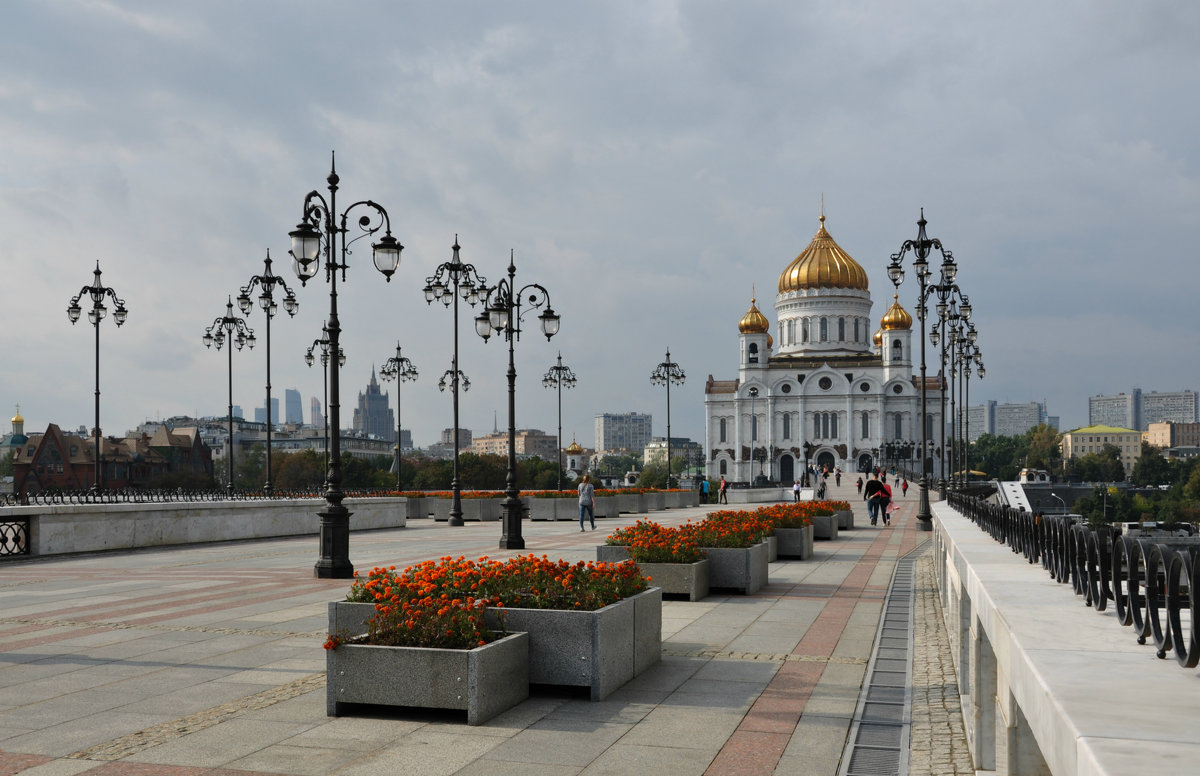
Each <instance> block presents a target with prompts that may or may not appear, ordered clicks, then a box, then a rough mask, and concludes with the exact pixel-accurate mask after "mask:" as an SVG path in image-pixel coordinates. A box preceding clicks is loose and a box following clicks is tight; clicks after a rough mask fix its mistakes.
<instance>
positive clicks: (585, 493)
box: [579, 474, 596, 533]
mask: <svg viewBox="0 0 1200 776" xmlns="http://www.w3.org/2000/svg"><path fill="white" fill-rule="evenodd" d="M584 515H587V517H588V519H589V520H591V521H592V530H593V531H595V530H596V487H595V486H594V485H592V478H591V477H590V476H588V475H586V474H585V475H583V482H581V483H579V531H580V533H582V532H583V517H584Z"/></svg>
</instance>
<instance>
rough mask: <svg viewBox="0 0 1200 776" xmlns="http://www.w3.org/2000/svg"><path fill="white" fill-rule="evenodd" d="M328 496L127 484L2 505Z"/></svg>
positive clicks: (356, 494)
mask: <svg viewBox="0 0 1200 776" xmlns="http://www.w3.org/2000/svg"><path fill="white" fill-rule="evenodd" d="M343 492H344V493H345V494H346V496H347V497H348V498H370V497H382V496H394V495H398V494H397V493H395V492H394V491H388V490H386V489H382V488H344V489H343ZM324 497H325V488H324V487H312V488H278V487H277V488H275V489H274V492H273V493H271V494H270V495H268V494H266V493H264V492H263V491H262V490H259V489H256V490H234V491H226V490H224V489H221V490H216V489H204V490H201V489H187V488H167V489H161V490H152V489H144V488H126V489H115V490H99V491H96V490H43V491H38V492H36V493H28V494H13V493H9V494H3V495H0V507H3V506H49V505H55V504H158V503H173V502H193V501H272V500H279V499H319V498H324Z"/></svg>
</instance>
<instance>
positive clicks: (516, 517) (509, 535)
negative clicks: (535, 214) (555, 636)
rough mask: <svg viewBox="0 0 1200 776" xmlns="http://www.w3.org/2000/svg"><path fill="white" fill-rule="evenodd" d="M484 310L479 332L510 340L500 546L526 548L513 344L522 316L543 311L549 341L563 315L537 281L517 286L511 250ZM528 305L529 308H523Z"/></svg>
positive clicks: (488, 293) (485, 337) (477, 325)
mask: <svg viewBox="0 0 1200 776" xmlns="http://www.w3.org/2000/svg"><path fill="white" fill-rule="evenodd" d="M481 295H482V296H483V297H484V306H483V312H481V313H480V314H479V315H477V316H476V317H475V332H476V333H477V334H478V335H479V336H480V337H483V341H484V342H487V341H488V338H489V337H491V336H492V335H493V334H503V335H504V339H506V340H508V476H507V477H506V479H505V486H506V487H505V489H504V503H502V504H501V507H502V508H503V509H504V528H503V533H502V534H501V535H500V549H503V550H523V549H525V538H524V537H523V536H522V535H521V513H522V512H523V510H524V508H523V507H522V505H521V499H520V498H519V496H520V491H518V490H517V400H516V397H517V367H516V363H515V361H514V360H513V343H514V342H515V341H516V340H519V339H520V338H521V318H522V317H523V316H525V315H527V314H529V313H530V312H532V311H533V310H541V309H542V308H545V309H544V310H542V314H541V315H539V316H538V321H539V322H540V323H541V329H542V334H545V335H546V340H547V341H549V340H550V338H551V337H553V336H554V335H555V334H557V333H558V325H559V316H558V315H557V314H556V313H555V312H554V308H553V307H551V306H550V292H549V291H547V290H546V289H545V287H543V286H541V285H539V284H537V283H527V284H526V285H524V286H522V287H521V288H519V289H518V288H517V267H516V264H515V263H514V259H513V255H512V253H511V252H510V253H509V258H508V277H507V278H506V279H503V280H501V281H500V282H499V283H497V284H496V285H495V286H493V287H492V288H491V289H489V290H486V293H482V294H481ZM522 307H525V309H522Z"/></svg>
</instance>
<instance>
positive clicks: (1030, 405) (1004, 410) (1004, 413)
mask: <svg viewBox="0 0 1200 776" xmlns="http://www.w3.org/2000/svg"><path fill="white" fill-rule="evenodd" d="M1045 422H1046V405H1045V404H1043V403H1041V402H1040V401H1030V402H1025V403H1024V404H997V405H996V431H995V432H994V433H995V434H996V436H1009V437H1015V436H1023V435H1024V434H1025V432H1026V431H1028V430H1029V429H1031V428H1034V427H1035V426H1040V425H1042V424H1043V423H1045Z"/></svg>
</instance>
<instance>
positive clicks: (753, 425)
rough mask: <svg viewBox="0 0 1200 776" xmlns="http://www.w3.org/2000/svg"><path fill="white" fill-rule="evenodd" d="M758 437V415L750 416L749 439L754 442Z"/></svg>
mask: <svg viewBox="0 0 1200 776" xmlns="http://www.w3.org/2000/svg"><path fill="white" fill-rule="evenodd" d="M757 439H758V416H757V415H751V416H750V441H751V442H754V441H756V440H757Z"/></svg>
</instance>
